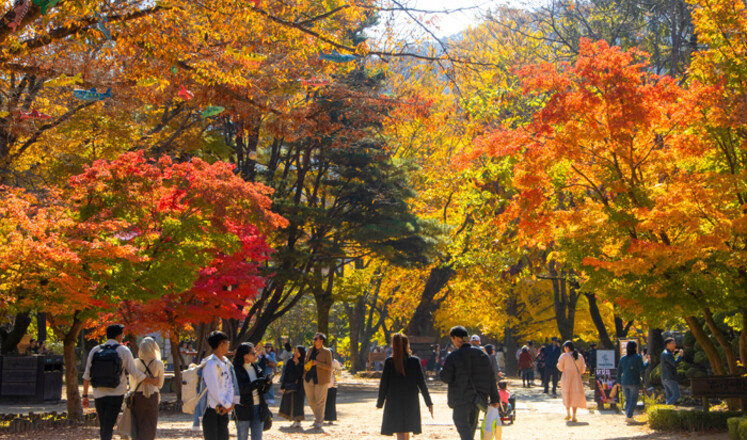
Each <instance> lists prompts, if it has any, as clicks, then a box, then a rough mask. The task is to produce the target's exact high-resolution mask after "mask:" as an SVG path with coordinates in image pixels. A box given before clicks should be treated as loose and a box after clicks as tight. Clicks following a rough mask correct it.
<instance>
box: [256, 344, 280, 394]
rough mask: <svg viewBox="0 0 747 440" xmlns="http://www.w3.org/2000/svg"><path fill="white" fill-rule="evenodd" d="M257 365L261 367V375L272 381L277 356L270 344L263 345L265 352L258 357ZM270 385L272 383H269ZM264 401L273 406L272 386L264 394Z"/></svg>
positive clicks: (273, 391)
mask: <svg viewBox="0 0 747 440" xmlns="http://www.w3.org/2000/svg"><path fill="white" fill-rule="evenodd" d="M259 365H260V367H262V373H263V375H264V376H265V377H268V378H270V380H272V375H273V373H274V372H275V367H277V365H278V359H277V354H276V353H275V348H274V347H273V346H272V342H268V343H266V344H265V351H264V353H263V354H262V356H261V357H260V360H259ZM270 384H272V382H270ZM265 401H266V402H267V403H268V404H270V405H274V404H275V388H274V387H273V386H272V385H270V387H268V388H267V391H266V392H265Z"/></svg>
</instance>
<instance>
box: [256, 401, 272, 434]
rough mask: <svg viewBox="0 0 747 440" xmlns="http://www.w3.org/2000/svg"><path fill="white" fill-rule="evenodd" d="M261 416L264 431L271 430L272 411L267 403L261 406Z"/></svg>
mask: <svg viewBox="0 0 747 440" xmlns="http://www.w3.org/2000/svg"><path fill="white" fill-rule="evenodd" d="M259 418H261V419H262V423H263V425H262V431H269V430H270V428H272V411H270V408H269V407H268V406H267V404H266V403H264V402H263V403H262V404H261V405H260V406H259Z"/></svg>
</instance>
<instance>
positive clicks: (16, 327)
mask: <svg viewBox="0 0 747 440" xmlns="http://www.w3.org/2000/svg"><path fill="white" fill-rule="evenodd" d="M29 325H31V316H30V314H29V312H22V313H18V314H16V318H15V319H14V320H13V328H12V329H11V330H10V331H9V332H5V333H4V334H1V335H0V336H1V337H2V348H1V349H0V353H2V354H4V355H5V354H10V353H14V352H15V351H16V348H18V344H19V343H20V342H21V340H22V339H23V337H24V335H26V331H27V330H28V329H29Z"/></svg>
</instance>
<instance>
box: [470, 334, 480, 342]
mask: <svg viewBox="0 0 747 440" xmlns="http://www.w3.org/2000/svg"><path fill="white" fill-rule="evenodd" d="M470 341H472V342H475V341H476V342H480V337H479V336H477V335H472V338H470Z"/></svg>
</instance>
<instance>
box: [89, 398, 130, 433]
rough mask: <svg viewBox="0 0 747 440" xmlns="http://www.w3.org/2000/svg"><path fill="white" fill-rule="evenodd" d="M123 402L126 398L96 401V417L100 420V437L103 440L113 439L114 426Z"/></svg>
mask: <svg viewBox="0 0 747 440" xmlns="http://www.w3.org/2000/svg"><path fill="white" fill-rule="evenodd" d="M123 401H124V396H105V397H99V398H98V399H96V400H95V401H94V403H95V404H96V416H97V417H98V418H99V437H101V440H111V439H112V433H113V432H114V425H115V424H116V423H117V417H118V416H119V411H120V410H121V409H122V402H123Z"/></svg>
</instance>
